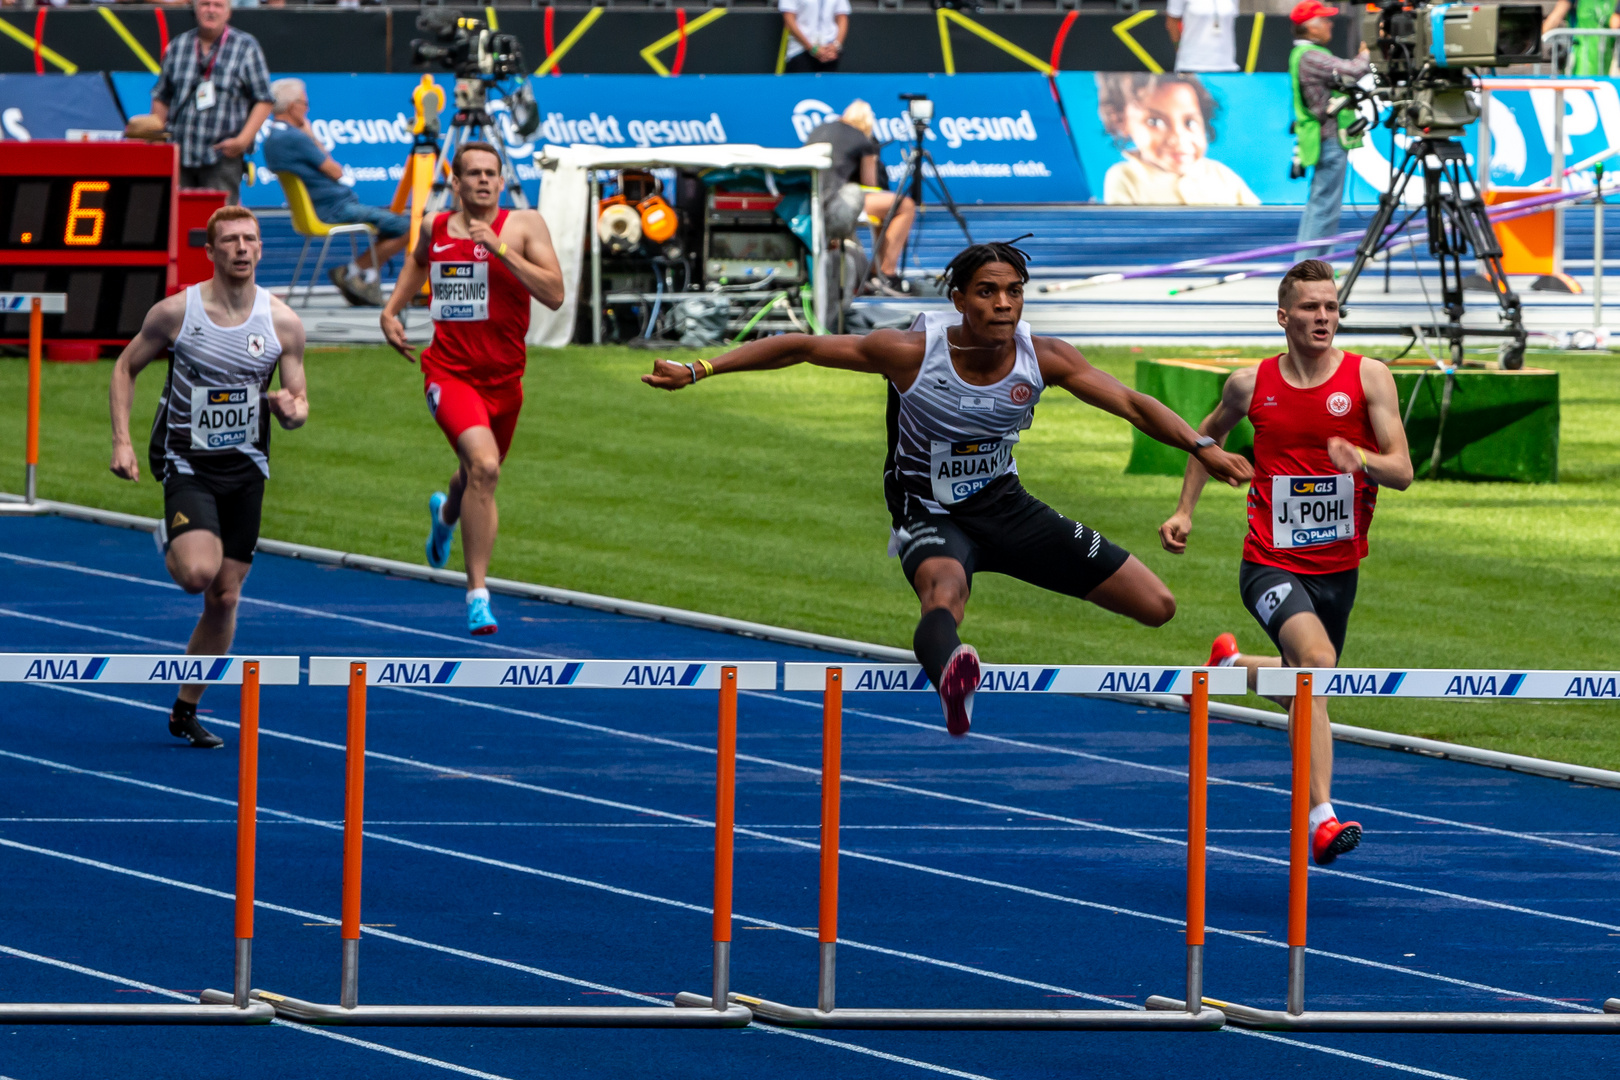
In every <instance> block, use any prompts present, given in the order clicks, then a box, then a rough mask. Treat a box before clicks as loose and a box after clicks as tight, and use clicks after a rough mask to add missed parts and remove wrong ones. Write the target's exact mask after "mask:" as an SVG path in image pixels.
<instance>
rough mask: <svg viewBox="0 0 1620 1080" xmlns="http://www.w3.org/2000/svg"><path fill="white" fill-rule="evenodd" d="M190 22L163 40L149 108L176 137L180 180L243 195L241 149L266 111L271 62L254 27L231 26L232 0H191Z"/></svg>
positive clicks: (230, 199)
mask: <svg viewBox="0 0 1620 1080" xmlns="http://www.w3.org/2000/svg"><path fill="white" fill-rule="evenodd" d="M192 11H193V12H194V13H195V14H196V16H197V26H196V29H193V30H187V31H186V32H185V33H183V34H181V35H180V36H179V37H177V38H175V39H174V40H173V41H172V42H170V43H169V49H168V51H167V52H165V53H164V54H163V70H162V71H161V72H160V73H159V75H158V80H157V85H155V86H153V87H152V115H154V116H156V117H157V118H158V119H160V120H162V121H163V122H164V123H165V124H167V125H168V129H169V131H170V133H171V134H172V135H173V136H174V140H175V142H177V143H179V144H180V186H181V187H188V188H211V189H213V190H215V191H223V192H225V201H226V203H228V204H230V205H235V204H237V203H238V202H240V201H241V199H240V190H241V185H242V173H243V171H244V170H245V168H246V158H245V156H244V155H246V154H247V152H248V151H249V150H251V149H252V148H253V140H254V138H255V137H257V135H258V134H259V128H260V127H261V126H262V125H263V124H264V122H265V120H266V119H267V118H268V117H269V116H270V100H271V99H270V68H269V67H268V66H267V65H266V64H265V62H264V50H263V49H261V48H260V47H259V42H258V39H256V38H255V37H254V36H253V35H252V34H248V33H244V32H243V31H241V30H233V29H232V28H231V26H230V25H229V24H230V20H231V5H230V0H195V2H194V3H193V4H192Z"/></svg>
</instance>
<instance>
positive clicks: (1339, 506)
mask: <svg viewBox="0 0 1620 1080" xmlns="http://www.w3.org/2000/svg"><path fill="white" fill-rule="evenodd" d="M1355 535H1356V478H1355V477H1354V476H1352V475H1351V474H1349V473H1339V474H1338V475H1337V476H1273V477H1272V478H1271V546H1272V547H1275V548H1303V547H1315V546H1317V545H1318V544H1331V543H1333V542H1335V541H1337V540H1349V539H1351V538H1352V537H1354V536H1355Z"/></svg>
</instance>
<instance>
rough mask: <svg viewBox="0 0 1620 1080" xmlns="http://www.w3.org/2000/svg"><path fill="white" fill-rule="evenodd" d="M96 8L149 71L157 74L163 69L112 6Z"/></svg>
mask: <svg viewBox="0 0 1620 1080" xmlns="http://www.w3.org/2000/svg"><path fill="white" fill-rule="evenodd" d="M96 10H97V11H99V12H101V17H102V18H103V19H106V20H107V23H108V25H110V26H111V27H112V28H113V32H114V33H116V34H117V35H118V36H119V37H121V38H123V39H124V44H125V45H128V46H129V51H130V52H132V53H134V54H135V59H137V60H139V61H140V62H141V63H143V64H145V65H146V70H147V71H150V72H151V73H152V74H153V75H156V74H158V73H159V72H160V71H162V70H163V69H162V68H160V67H159V66H158V64H157V61H156V60H153V59H152V54H151V53H149V52H147V51H146V48H145V47H144V46H143V45H142V44H141V43H140V42H139V41H136V40H135V35H134V34H132V33H130V32H129V27H127V26H125V25H124V24H123V22H122V20H120V19H119V18H118V16H116V15H114V14H113V13H112V9H111V8H105V7H98V8H97V9H96Z"/></svg>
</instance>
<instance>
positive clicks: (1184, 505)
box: [1159, 368, 1258, 555]
mask: <svg viewBox="0 0 1620 1080" xmlns="http://www.w3.org/2000/svg"><path fill="white" fill-rule="evenodd" d="M1257 370H1258V369H1257V368H1242V369H1240V370H1238V371H1234V372H1233V373H1232V374H1231V376H1230V377H1228V378H1227V380H1226V385H1225V386H1223V387H1222V388H1221V400H1220V403H1219V404H1218V405H1216V406H1215V411H1214V412H1212V413H1210V414H1209V415H1208V416H1206V417H1204V422H1203V423H1201V424H1199V425H1198V434H1200V435H1203V436H1207V437H1208V438H1211V439H1214V440H1215V445H1216V446H1221V447H1224V446H1225V445H1226V437H1227V436H1228V435H1230V434H1231V433H1232V429H1233V428H1235V427H1237V423H1238V421H1239V420H1242V419H1243V418H1244V417H1245V416H1248V415H1249V402H1250V401H1252V400H1253V399H1254V377H1255V372H1256V371H1257ZM1208 479H1209V472H1208V471H1207V470H1206V469H1205V468H1204V466H1203V464H1202V462H1200V461H1199V459H1198V458H1196V457H1190V456H1189V457H1188V458H1187V474H1186V475H1185V476H1183V477H1182V478H1181V499H1180V501H1178V502H1177V503H1176V512H1175V513H1173V514H1171V515H1170V518H1169V520H1167V521H1166V522H1165V523H1164V524H1163V525H1160V526H1159V543H1160V545H1162V546H1163V547H1164V550H1166V551H1168V552H1170V553H1171V554H1172V555H1180V554H1182V553H1183V552H1185V551H1186V550H1187V536H1188V534H1190V533H1191V532H1192V516H1193V510H1195V509H1196V508H1197V507H1198V497H1199V496H1200V495H1202V494H1203V493H1204V481H1206V480H1208Z"/></svg>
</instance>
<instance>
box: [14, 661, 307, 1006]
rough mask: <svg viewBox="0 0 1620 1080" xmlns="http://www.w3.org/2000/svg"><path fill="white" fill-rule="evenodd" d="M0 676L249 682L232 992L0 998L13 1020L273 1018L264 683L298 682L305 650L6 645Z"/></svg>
mask: <svg viewBox="0 0 1620 1080" xmlns="http://www.w3.org/2000/svg"><path fill="white" fill-rule="evenodd" d="M0 683H44V684H58V685H70V686H76V687H86V686H102V685H109V684H120V685H131V684H137V685H147V686H172V685H177V684H181V685H183V684H187V683H192V684H194V683H203V684H206V685H211V686H240V687H241V688H242V716H241V721H242V722H241V728H240V730H239V732H238V736H237V742H238V745H239V752H238V756H237V780H236V785H237V786H236V971H235V979H234V983H233V985H234V989H233V991H232V992H231V993H225V992H223V991H218V990H208V991H204V995H205V996H207V998H206V1001H205V1002H204V1003H201V1004H192V1003H190V1002H183V1003H175V1004H150V1005H148V1004H99V1003H93V1002H92V1003H85V1004H68V1003H61V1002H40V1003H20V1002H19V1003H5V1004H0V1023H7V1024H268V1023H269V1022H270V1021H271V1020H274V1019H275V1015H276V1014H275V1011H274V1010H273V1009H271V1008H270V1007H269V1006H268V1005H266V1004H264V1003H262V1002H258V1001H253V1000H252V999H251V998H250V996H249V989H250V986H251V982H252V978H253V875H254V865H255V858H256V856H255V847H256V833H255V825H256V818H257V814H258V789H259V687H260V686H261V685H265V686H296V685H298V657H296V656H261V657H256V658H250V657H241V656H174V655H155V654H140V655H127V654H126V655H121V656H114V655H107V654H102V655H96V654H90V653H0Z"/></svg>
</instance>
